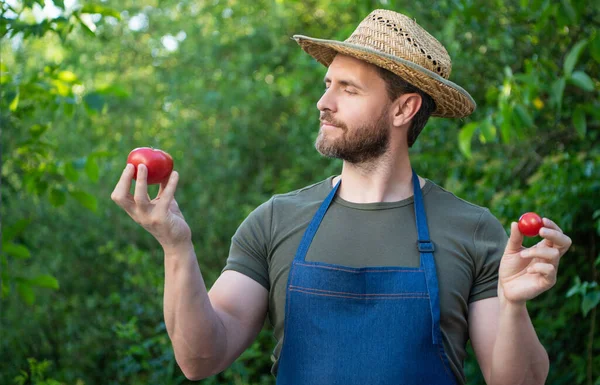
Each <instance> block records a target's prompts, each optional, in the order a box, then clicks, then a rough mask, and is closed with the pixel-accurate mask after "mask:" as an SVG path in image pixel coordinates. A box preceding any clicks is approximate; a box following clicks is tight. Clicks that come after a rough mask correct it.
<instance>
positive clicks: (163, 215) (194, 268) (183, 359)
mask: <svg viewBox="0 0 600 385" xmlns="http://www.w3.org/2000/svg"><path fill="white" fill-rule="evenodd" d="M133 173H134V168H133V167H132V166H131V165H128V166H127V168H125V170H124V171H123V174H122V175H121V179H120V180H119V182H118V184H117V186H116V187H115V190H114V191H113V193H112V195H111V198H112V199H113V200H114V201H115V202H116V203H117V204H118V205H119V206H121V207H122V208H123V209H124V210H125V211H126V212H127V213H128V214H129V215H130V216H131V217H132V218H133V219H134V220H135V221H136V222H137V223H139V224H140V225H141V226H143V227H144V228H145V229H146V230H147V231H148V232H150V233H151V234H152V235H153V236H154V237H155V238H156V239H157V240H158V242H159V243H160V244H161V246H162V247H163V249H164V251H165V260H164V263H165V292H164V309H163V310H164V317H165V323H166V326H167V332H168V334H169V337H170V338H171V342H172V344H173V349H174V351H175V358H176V359H177V363H178V364H179V366H180V367H181V369H182V371H183V373H184V374H185V375H186V377H188V378H189V379H193V380H197V379H201V378H205V377H209V376H211V375H213V374H216V373H218V372H220V371H222V370H224V369H225V368H227V367H228V366H229V365H230V364H231V363H232V362H233V361H234V360H235V359H236V358H237V357H238V356H239V355H240V354H241V353H242V352H243V351H244V350H245V349H246V348H247V347H248V345H249V344H250V343H251V342H252V341H253V340H254V339H255V338H256V335H257V334H258V332H259V331H260V329H261V327H262V325H263V322H264V319H265V315H266V311H267V303H268V302H267V298H268V296H267V290H266V289H265V288H264V287H262V286H261V285H260V284H258V283H257V282H255V281H253V280H252V279H250V278H248V277H246V276H244V275H242V274H240V273H236V272H225V273H223V274H222V275H221V277H219V279H218V280H217V282H216V283H215V285H214V286H213V288H212V290H211V292H210V294H209V293H208V292H207V290H206V285H205V283H204V280H203V278H202V274H201V273H200V267H199V265H198V261H197V260H196V255H195V253H194V248H193V245H192V242H191V231H190V228H189V226H188V224H187V223H186V222H185V219H184V218H183V215H182V213H181V211H180V210H179V207H178V205H177V202H176V201H175V198H174V194H175V189H176V186H177V182H178V179H179V175H178V173H177V172H173V173H172V174H171V177H170V178H169V181H168V182H165V183H163V184H161V186H160V189H159V192H158V195H157V197H156V198H155V199H153V200H150V197H149V196H148V187H147V183H146V179H147V169H146V167H145V166H143V165H140V166H138V175H137V183H136V185H135V192H134V194H133V195H131V194H130V192H129V191H130V188H131V180H132V178H133Z"/></svg>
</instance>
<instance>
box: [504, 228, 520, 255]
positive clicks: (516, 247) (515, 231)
mask: <svg viewBox="0 0 600 385" xmlns="http://www.w3.org/2000/svg"><path fill="white" fill-rule="evenodd" d="M522 249H523V234H521V232H520V231H519V226H518V225H517V222H512V223H511V224H510V238H508V242H507V243H506V250H505V254H513V253H518V252H519V251H521V250H522Z"/></svg>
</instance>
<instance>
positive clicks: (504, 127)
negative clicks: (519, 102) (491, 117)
mask: <svg viewBox="0 0 600 385" xmlns="http://www.w3.org/2000/svg"><path fill="white" fill-rule="evenodd" d="M500 116H501V120H502V122H501V123H500V135H501V136H502V141H503V142H504V143H510V140H511V137H512V127H511V121H512V119H511V117H512V107H511V106H510V104H508V103H506V102H503V103H501V104H500Z"/></svg>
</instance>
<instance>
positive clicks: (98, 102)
mask: <svg viewBox="0 0 600 385" xmlns="http://www.w3.org/2000/svg"><path fill="white" fill-rule="evenodd" d="M83 101H84V102H85V104H86V106H87V107H88V108H89V109H91V110H92V111H98V112H100V111H102V109H103V108H104V105H105V101H104V97H103V96H102V95H100V94H99V93H97V92H90V93H89V94H87V95H85V96H84V97H83Z"/></svg>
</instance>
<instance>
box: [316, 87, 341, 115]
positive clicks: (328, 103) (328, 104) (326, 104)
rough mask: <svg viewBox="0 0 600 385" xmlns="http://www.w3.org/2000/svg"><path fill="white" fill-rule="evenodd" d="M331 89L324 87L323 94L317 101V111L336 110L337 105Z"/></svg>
mask: <svg viewBox="0 0 600 385" xmlns="http://www.w3.org/2000/svg"><path fill="white" fill-rule="evenodd" d="M332 91H333V90H332V87H330V88H328V89H326V90H325V92H324V93H323V95H322V96H321V99H319V101H318V102H317V108H318V109H319V111H325V110H329V111H332V112H336V111H337V105H336V101H335V97H334V95H333V92H332Z"/></svg>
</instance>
